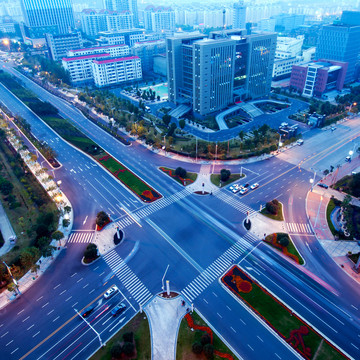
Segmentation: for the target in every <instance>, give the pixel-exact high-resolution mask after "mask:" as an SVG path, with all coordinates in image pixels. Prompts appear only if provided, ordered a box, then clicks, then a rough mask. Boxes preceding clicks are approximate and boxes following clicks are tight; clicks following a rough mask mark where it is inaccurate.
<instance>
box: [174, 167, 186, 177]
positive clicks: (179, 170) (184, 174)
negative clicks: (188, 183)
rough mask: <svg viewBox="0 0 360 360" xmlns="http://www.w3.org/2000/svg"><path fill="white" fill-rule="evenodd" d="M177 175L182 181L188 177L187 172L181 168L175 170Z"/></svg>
mask: <svg viewBox="0 0 360 360" xmlns="http://www.w3.org/2000/svg"><path fill="white" fill-rule="evenodd" d="M175 175H176V176H179V177H181V178H182V179H185V178H186V175H187V171H186V170H185V169H184V168H182V167H180V166H179V167H177V168H176V169H175Z"/></svg>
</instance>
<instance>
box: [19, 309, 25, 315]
mask: <svg viewBox="0 0 360 360" xmlns="http://www.w3.org/2000/svg"><path fill="white" fill-rule="evenodd" d="M23 311H25V309H22V310H21V311H19V312H18V313H17V314H18V315H20V314H21V313H22V312H23Z"/></svg>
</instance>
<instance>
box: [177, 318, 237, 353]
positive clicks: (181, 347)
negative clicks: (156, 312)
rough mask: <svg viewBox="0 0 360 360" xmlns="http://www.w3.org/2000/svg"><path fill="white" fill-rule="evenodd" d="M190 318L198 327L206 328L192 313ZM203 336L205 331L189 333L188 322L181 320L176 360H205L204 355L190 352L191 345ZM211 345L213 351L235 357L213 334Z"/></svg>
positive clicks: (203, 322) (202, 321)
mask: <svg viewBox="0 0 360 360" xmlns="http://www.w3.org/2000/svg"><path fill="white" fill-rule="evenodd" d="M191 317H192V318H193V320H194V323H195V324H196V325H199V326H206V327H208V325H207V324H206V322H205V321H204V320H203V319H202V318H201V317H200V316H199V315H198V314H197V313H196V312H195V311H194V312H193V313H192V314H191ZM204 334H205V331H201V330H195V331H191V329H190V328H189V325H188V322H187V320H186V319H185V318H183V319H182V321H181V323H180V328H179V333H178V341H177V348H176V360H205V359H206V357H205V355H204V354H200V355H196V354H194V353H193V352H192V348H191V347H192V344H193V343H194V342H197V341H200V339H201V336H202V335H204ZM213 345H214V349H215V350H218V351H220V352H222V353H227V354H230V355H231V356H232V357H233V358H234V359H237V357H236V356H235V355H234V354H233V353H232V352H231V351H230V349H229V348H228V347H227V346H226V345H225V344H224V343H223V342H222V340H221V339H220V338H219V337H218V336H217V335H216V334H215V333H213ZM221 359H223V358H221V357H219V356H217V355H215V356H214V360H221Z"/></svg>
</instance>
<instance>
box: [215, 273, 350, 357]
mask: <svg viewBox="0 0 360 360" xmlns="http://www.w3.org/2000/svg"><path fill="white" fill-rule="evenodd" d="M221 280H222V282H223V284H224V285H225V286H226V287H227V288H228V289H230V290H231V291H232V292H233V293H234V294H235V295H236V296H238V297H239V298H240V299H241V300H242V301H244V303H245V304H246V305H247V306H249V308H251V309H252V310H253V311H254V312H255V313H256V314H257V315H258V316H260V317H261V318H262V319H263V320H264V321H265V322H266V323H267V324H268V325H269V326H270V327H271V328H273V329H274V330H275V331H276V332H277V333H278V334H279V335H280V336H281V337H282V338H283V339H284V340H285V341H287V342H288V343H289V344H290V345H291V346H292V347H293V348H294V349H295V350H297V351H298V352H299V353H300V354H301V355H302V356H303V357H304V358H305V359H312V358H313V356H314V355H315V353H316V351H317V350H318V349H319V347H320V346H321V348H320V351H321V353H322V357H319V356H318V357H317V359H318V360H320V359H324V360H325V359H326V360H327V359H346V357H345V356H343V355H342V354H341V353H340V352H338V351H337V350H336V349H334V348H333V347H332V345H330V343H328V342H327V341H326V340H325V339H323V338H322V336H321V335H320V334H318V333H317V332H316V331H315V330H314V329H313V328H311V327H310V326H309V325H308V324H306V323H305V322H304V321H303V320H301V319H300V318H299V317H298V316H297V315H296V314H295V313H293V312H292V311H291V310H289V309H288V308H287V307H286V306H285V305H284V304H283V303H281V302H280V301H279V300H277V299H276V298H275V297H273V296H272V295H271V294H270V293H268V292H267V291H266V290H265V289H264V288H263V287H262V286H260V285H259V284H258V283H257V282H255V281H254V280H253V279H251V278H250V277H249V276H248V275H247V274H246V273H245V272H243V271H242V270H240V268H239V267H237V266H234V267H233V268H232V269H230V270H229V271H228V273H227V274H225V276H224V277H223V278H222V279H221ZM297 338H300V339H302V340H303V341H304V346H302V345H301V341H300V342H299V343H298V345H297V346H296V345H295V343H296V340H297Z"/></svg>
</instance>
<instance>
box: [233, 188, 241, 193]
mask: <svg viewBox="0 0 360 360" xmlns="http://www.w3.org/2000/svg"><path fill="white" fill-rule="evenodd" d="M231 191H232V192H233V193H234V194H236V193H238V192H239V191H240V189H239V188H234V189H232V190H231Z"/></svg>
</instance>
